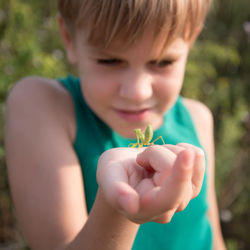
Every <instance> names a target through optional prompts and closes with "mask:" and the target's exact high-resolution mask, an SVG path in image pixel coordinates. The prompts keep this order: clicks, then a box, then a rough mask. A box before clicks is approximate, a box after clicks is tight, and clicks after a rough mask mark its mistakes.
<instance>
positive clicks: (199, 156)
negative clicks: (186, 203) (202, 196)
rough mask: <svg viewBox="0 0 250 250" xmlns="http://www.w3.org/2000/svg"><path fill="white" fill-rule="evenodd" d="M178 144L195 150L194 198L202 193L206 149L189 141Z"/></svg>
mask: <svg viewBox="0 0 250 250" xmlns="http://www.w3.org/2000/svg"><path fill="white" fill-rule="evenodd" d="M178 145H179V146H181V147H183V148H186V149H191V150H194V152H195V161H194V169H193V176H192V185H193V196H192V198H194V197H196V196H197V195H198V194H199V193H200V190H201V187H202V183H203V178H204V174H205V165H206V162H205V155H204V151H203V150H202V149H201V148H198V147H195V146H193V145H191V144H187V143H179V144H178Z"/></svg>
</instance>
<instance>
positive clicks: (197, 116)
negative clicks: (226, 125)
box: [183, 98, 213, 129]
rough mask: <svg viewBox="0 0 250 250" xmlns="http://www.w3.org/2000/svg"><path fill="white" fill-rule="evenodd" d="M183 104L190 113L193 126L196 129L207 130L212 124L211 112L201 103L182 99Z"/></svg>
mask: <svg viewBox="0 0 250 250" xmlns="http://www.w3.org/2000/svg"><path fill="white" fill-rule="evenodd" d="M183 100H184V104H185V106H186V107H187V109H188V111H189V112H190V114H191V116H192V118H193V120H194V123H195V125H196V126H197V129H198V128H201V129H202V128H204V129H205V128H208V127H209V126H211V125H212V124H213V115H212V112H211V110H210V109H209V108H208V107H207V106H206V105H205V104H204V103H202V102H200V101H197V100H194V99H189V98H184V99H183Z"/></svg>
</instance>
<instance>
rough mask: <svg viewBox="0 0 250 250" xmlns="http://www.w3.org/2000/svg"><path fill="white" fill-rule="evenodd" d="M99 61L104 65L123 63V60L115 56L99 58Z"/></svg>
mask: <svg viewBox="0 0 250 250" xmlns="http://www.w3.org/2000/svg"><path fill="white" fill-rule="evenodd" d="M97 63H98V64H104V65H116V64H119V63H121V60H119V59H115V58H111V59H98V60H97Z"/></svg>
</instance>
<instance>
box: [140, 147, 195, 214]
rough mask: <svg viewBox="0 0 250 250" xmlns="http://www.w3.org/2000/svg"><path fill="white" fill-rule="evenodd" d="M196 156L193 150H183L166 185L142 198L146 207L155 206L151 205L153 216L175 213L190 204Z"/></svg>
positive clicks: (156, 188)
mask: <svg viewBox="0 0 250 250" xmlns="http://www.w3.org/2000/svg"><path fill="white" fill-rule="evenodd" d="M194 156H195V154H194V152H193V151H192V150H189V149H186V150H182V151H181V152H180V153H179V154H178V156H177V158H176V161H175V163H174V166H173V168H172V171H171V174H170V175H169V176H168V177H167V178H166V180H165V182H164V184H163V185H162V186H161V187H155V188H154V189H152V190H151V192H149V193H148V194H146V195H145V196H144V197H142V204H143V205H144V206H145V207H147V206H149V205H150V203H151V204H154V206H152V205H151V212H152V214H154V213H164V212H165V211H170V210H172V211H175V210H177V209H178V208H179V207H180V206H183V203H187V204H188V202H189V201H190V199H191V194H192V184H191V178H192V172H193V163H194ZM156 210H157V211H156Z"/></svg>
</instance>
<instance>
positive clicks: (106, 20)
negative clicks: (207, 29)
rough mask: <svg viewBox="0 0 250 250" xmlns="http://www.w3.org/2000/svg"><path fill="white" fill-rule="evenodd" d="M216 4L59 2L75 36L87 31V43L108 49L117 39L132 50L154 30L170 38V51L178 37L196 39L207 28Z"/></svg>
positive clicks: (188, 0) (187, 0)
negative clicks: (137, 42) (171, 45)
mask: <svg viewBox="0 0 250 250" xmlns="http://www.w3.org/2000/svg"><path fill="white" fill-rule="evenodd" d="M211 1H212V0H58V9H59V13H60V15H61V16H62V18H63V19H64V21H65V23H66V25H67V26H68V28H69V30H70V31H71V33H72V34H73V35H74V33H75V32H76V30H77V29H80V28H84V29H85V30H84V31H85V34H86V32H87V41H88V42H89V43H90V44H92V45H95V46H98V47H102V48H106V47H108V46H109V45H110V44H111V43H112V41H114V40H115V39H117V38H118V39H121V40H122V41H124V46H129V45H131V44H132V43H133V42H135V41H136V40H137V39H138V38H140V37H141V36H142V35H143V33H144V32H145V31H146V30H147V29H149V27H150V28H151V29H153V32H154V35H155V37H157V36H158V35H159V34H163V33H162V32H164V35H165V34H166V38H165V44H164V47H166V46H167V45H168V44H170V43H171V41H173V40H174V39H175V38H177V37H180V36H181V37H183V38H184V39H185V40H186V41H189V40H191V39H192V37H193V36H194V34H196V33H197V31H198V30H200V29H201V28H202V26H203V23H204V20H205V18H206V15H207V13H208V10H209V7H210V4H211Z"/></svg>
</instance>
